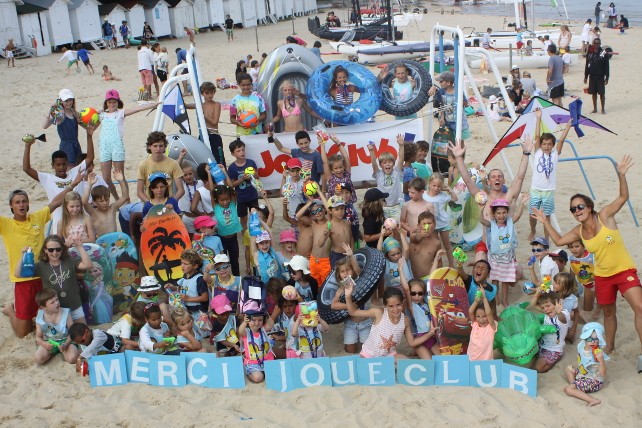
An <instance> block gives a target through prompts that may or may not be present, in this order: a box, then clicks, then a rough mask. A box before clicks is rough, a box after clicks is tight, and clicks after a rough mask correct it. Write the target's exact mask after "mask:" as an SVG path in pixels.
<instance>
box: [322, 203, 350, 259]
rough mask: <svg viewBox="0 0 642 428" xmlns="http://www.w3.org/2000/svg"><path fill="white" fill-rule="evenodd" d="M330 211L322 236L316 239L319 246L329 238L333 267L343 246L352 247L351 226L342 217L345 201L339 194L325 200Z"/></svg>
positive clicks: (341, 255) (344, 210)
mask: <svg viewBox="0 0 642 428" xmlns="http://www.w3.org/2000/svg"><path fill="white" fill-rule="evenodd" d="M326 205H327V207H328V210H329V211H330V221H329V222H328V223H327V227H326V229H325V230H324V232H323V236H322V237H321V239H320V240H318V241H317V242H318V244H317V245H319V246H320V247H323V246H325V243H326V239H329V240H330V243H331V248H330V267H332V268H334V264H335V263H336V262H337V260H339V259H341V258H343V257H344V254H343V251H344V247H345V246H346V245H347V246H349V247H351V248H352V246H353V244H354V242H353V241H352V228H351V226H350V222H348V220H346V219H344V218H343V216H345V213H346V203H345V202H344V201H343V198H341V197H340V196H332V197H331V198H330V199H328V201H327V202H326Z"/></svg>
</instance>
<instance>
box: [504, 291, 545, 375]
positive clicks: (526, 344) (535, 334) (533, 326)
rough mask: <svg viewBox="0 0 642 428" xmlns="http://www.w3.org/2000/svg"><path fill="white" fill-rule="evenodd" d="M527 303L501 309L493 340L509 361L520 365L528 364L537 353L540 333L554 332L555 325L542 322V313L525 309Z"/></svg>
mask: <svg viewBox="0 0 642 428" xmlns="http://www.w3.org/2000/svg"><path fill="white" fill-rule="evenodd" d="M527 305H528V302H525V303H522V304H521V305H512V306H509V307H507V308H506V309H504V310H503V311H502V313H501V314H500V316H499V323H498V324H497V333H496V334H495V342H494V347H495V348H499V349H501V351H502V353H503V354H504V357H506V359H507V360H508V361H509V362H511V363H514V364H518V365H521V366H526V365H528V364H530V362H531V361H532V359H533V358H534V357H535V355H537V352H538V351H539V344H538V341H539V339H540V337H542V335H544V334H549V333H555V326H552V325H543V324H542V323H543V322H544V314H539V315H538V314H534V313H532V312H529V311H527V310H525V309H524V308H525V307H526V306H527Z"/></svg>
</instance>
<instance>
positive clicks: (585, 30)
mask: <svg viewBox="0 0 642 428" xmlns="http://www.w3.org/2000/svg"><path fill="white" fill-rule="evenodd" d="M592 23H593V21H592V20H591V19H587V20H586V23H585V24H584V27H582V34H580V40H581V41H582V55H584V56H586V50H587V49H588V46H589V33H590V32H591V28H592V25H591V24H592Z"/></svg>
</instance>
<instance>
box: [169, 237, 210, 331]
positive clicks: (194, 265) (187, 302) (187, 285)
mask: <svg viewBox="0 0 642 428" xmlns="http://www.w3.org/2000/svg"><path fill="white" fill-rule="evenodd" d="M202 266H203V260H202V259H201V257H200V256H199V255H198V253H197V252H196V251H195V250H192V249H188V250H185V251H183V252H182V253H181V270H182V271H183V277H182V278H181V279H179V280H178V282H177V284H178V286H174V285H171V284H166V285H165V289H166V290H171V291H173V292H179V293H180V294H181V301H182V302H183V305H184V306H185V308H187V310H188V312H189V313H190V314H192V317H194V318H196V317H198V315H199V312H204V313H206V312H207V306H208V304H207V303H208V302H209V295H208V290H207V283H206V282H205V280H204V279H203V274H201V272H200V270H201V268H202ZM173 319H174V318H172V320H173Z"/></svg>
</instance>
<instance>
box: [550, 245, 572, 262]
mask: <svg viewBox="0 0 642 428" xmlns="http://www.w3.org/2000/svg"><path fill="white" fill-rule="evenodd" d="M548 255H549V256H551V257H559V258H560V259H562V260H564V261H565V262H567V261H568V254H566V251H564V250H562V249H561V248H558V249H557V250H555V251H552V252H549V253H548Z"/></svg>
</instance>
